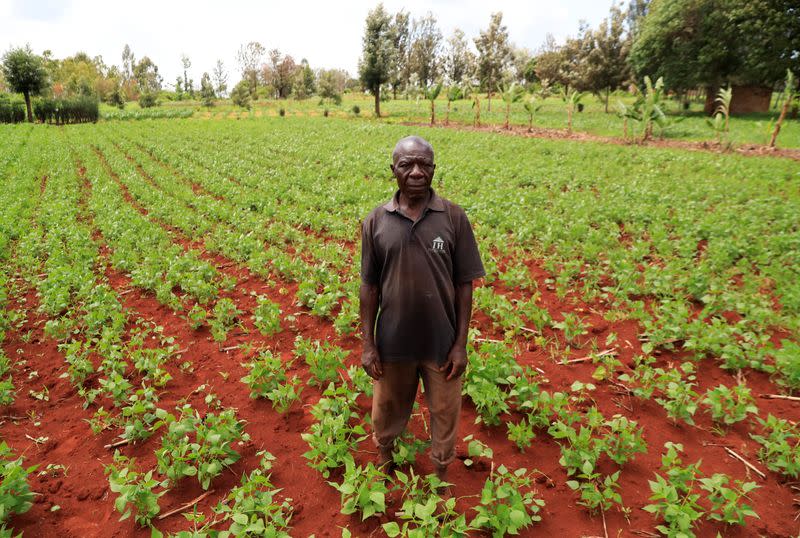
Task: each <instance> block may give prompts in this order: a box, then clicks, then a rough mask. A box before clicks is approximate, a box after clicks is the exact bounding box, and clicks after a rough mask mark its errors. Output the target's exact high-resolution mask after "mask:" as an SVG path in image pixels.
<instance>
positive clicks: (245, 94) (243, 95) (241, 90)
mask: <svg viewBox="0 0 800 538" xmlns="http://www.w3.org/2000/svg"><path fill="white" fill-rule="evenodd" d="M231 102H232V103H233V104H234V105H236V106H240V107H242V108H246V109H248V110H250V84H249V83H248V82H247V80H241V81H240V82H239V83H238V84H237V85H236V86H234V88H233V91H231Z"/></svg>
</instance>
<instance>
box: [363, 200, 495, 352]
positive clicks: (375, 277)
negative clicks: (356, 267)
mask: <svg viewBox="0 0 800 538" xmlns="http://www.w3.org/2000/svg"><path fill="white" fill-rule="evenodd" d="M398 194H399V193H396V194H395V195H394V197H393V198H392V200H390V201H389V202H388V203H387V204H385V205H382V206H379V207H377V208H375V209H374V210H373V211H372V212H371V213H370V214H369V215H368V216H367V218H366V219H365V220H364V224H363V225H362V230H361V279H362V280H363V281H364V282H366V283H368V284H376V285H378V286H379V290H380V299H379V304H380V309H379V311H378V321H377V327H376V344H377V346H378V353H379V354H380V357H381V360H385V361H402V360H417V359H421V360H435V361H437V362H439V363H442V362H444V361H445V359H446V358H447V353H448V352H449V351H450V348H451V347H452V346H453V342H455V334H456V307H455V285H456V284H461V283H464V282H470V281H472V280H474V279H476V278H480V277H482V276H484V275H485V274H486V273H485V271H484V270H483V264H482V263H481V258H480V254H479V253H478V245H477V244H476V242H475V235H474V234H473V233H472V227H471V226H470V223H469V220H468V219H467V214H466V213H464V210H463V209H461V208H460V207H459V206H457V205H455V204H453V203H452V202H450V201H448V200H445V199H444V198H441V197H439V196H438V195H437V194H436V193H435V192H434V191H433V189H431V197H430V200H429V202H428V206H427V207H426V208H425V209H423V211H422V215H421V216H420V218H419V220H418V221H417V222H413V221H412V220H411V219H410V218H408V217H407V216H406V215H404V214H403V213H402V211H401V210H400V208H399V207H398V205H397V197H398Z"/></svg>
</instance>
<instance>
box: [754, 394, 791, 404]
mask: <svg viewBox="0 0 800 538" xmlns="http://www.w3.org/2000/svg"><path fill="white" fill-rule="evenodd" d="M761 397H762V398H765V399H767V400H789V401H790V402H800V396H786V395H785V394H762V395H761Z"/></svg>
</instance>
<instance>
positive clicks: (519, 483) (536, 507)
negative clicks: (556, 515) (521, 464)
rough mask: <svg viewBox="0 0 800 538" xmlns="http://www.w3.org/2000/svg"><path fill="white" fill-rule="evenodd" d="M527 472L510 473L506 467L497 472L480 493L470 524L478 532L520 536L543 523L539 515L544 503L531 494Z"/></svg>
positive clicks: (522, 470) (491, 476)
mask: <svg viewBox="0 0 800 538" xmlns="http://www.w3.org/2000/svg"><path fill="white" fill-rule="evenodd" d="M531 484H532V480H531V477H530V475H529V474H528V471H527V469H522V468H521V469H517V470H516V471H513V472H512V471H509V470H508V469H507V468H506V466H505V465H501V466H500V467H498V468H497V469H495V470H494V471H493V472H492V474H491V475H490V476H489V477H488V478H487V479H486V482H485V483H484V485H483V489H482V490H481V498H480V503H479V504H478V505H477V506H475V507H474V510H475V512H476V513H477V515H476V516H475V518H474V519H473V520H472V521H471V522H470V526H472V527H474V528H475V529H485V530H487V531H489V532H491V533H492V535H493V536H504V535H506V534H519V531H520V530H522V529H526V528H528V527H530V526H531V525H532V524H533V523H534V522H536V521H541V520H542V517H541V516H540V515H539V511H540V510H541V509H542V507H544V500H542V499H540V498H538V497H537V496H536V492H535V491H533V490H531Z"/></svg>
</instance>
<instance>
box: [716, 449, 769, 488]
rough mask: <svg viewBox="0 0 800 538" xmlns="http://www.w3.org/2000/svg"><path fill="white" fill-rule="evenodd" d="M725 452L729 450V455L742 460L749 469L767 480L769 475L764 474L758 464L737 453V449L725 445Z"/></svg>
mask: <svg viewBox="0 0 800 538" xmlns="http://www.w3.org/2000/svg"><path fill="white" fill-rule="evenodd" d="M725 452H727V453H728V455H729V456H731V457H732V458H736V459H737V460H739V461H741V462H742V463H743V464H744V465H745V467H747V468H748V469H750V470H751V471H753V472H754V473H756V474H757V475H758V476H760V477H761V479H762V480H766V479H767V475H765V474H764V473H763V472H761V471H760V470H759V469H758V468H756V466H755V465H753V464H752V463H750V462H749V461H747V460H746V459H744V458H743V457H742V456H740V455H739V454H738V453H737V452H736V451H735V450H733V449H732V448H728V447H725Z"/></svg>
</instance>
